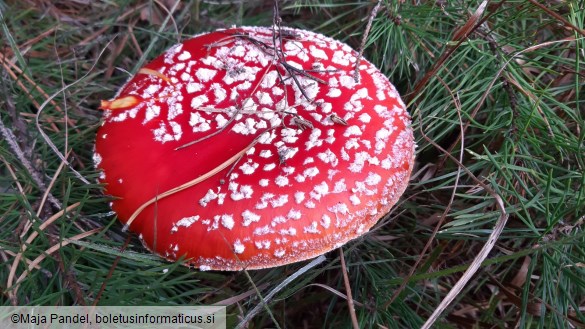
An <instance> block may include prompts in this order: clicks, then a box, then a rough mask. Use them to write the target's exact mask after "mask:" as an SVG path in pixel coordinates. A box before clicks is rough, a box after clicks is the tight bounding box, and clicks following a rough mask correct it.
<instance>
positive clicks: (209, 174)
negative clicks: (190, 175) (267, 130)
mask: <svg viewBox="0 0 585 329" xmlns="http://www.w3.org/2000/svg"><path fill="white" fill-rule="evenodd" d="M260 136H261V135H260ZM257 141H258V139H255V140H254V141H253V142H252V143H250V145H248V146H246V147H245V148H244V149H243V150H241V151H240V152H238V153H236V154H235V155H233V156H232V157H231V158H229V159H227V160H226V161H225V162H223V163H222V164H220V165H219V166H217V167H215V168H213V169H211V170H210V171H208V172H206V173H205V174H204V175H203V176H200V177H197V178H195V179H193V180H191V181H188V182H187V183H184V184H182V185H179V186H177V187H174V188H172V189H170V190H168V191H166V192H163V193H162V194H160V195H157V196H155V197H154V198H152V199H150V200H148V201H146V202H145V203H143V204H142V205H141V206H140V207H139V208H138V209H136V211H135V212H134V213H133V214H132V216H130V218H128V221H127V222H126V224H125V225H124V228H123V229H122V231H126V230H128V228H129V227H130V225H132V222H133V221H134V220H135V219H136V217H138V215H140V213H141V212H142V211H143V210H144V209H145V208H146V207H148V206H150V205H151V204H153V203H155V202H158V201H160V200H161V199H164V198H166V197H168V196H171V195H173V194H175V193H178V192H181V191H183V190H185V189H188V188H190V187H192V186H195V185H197V184H199V183H201V182H203V181H205V180H207V179H209V178H210V177H212V176H214V175H215V174H217V173H218V172H220V171H222V170H224V169H225V168H227V167H228V166H229V165H230V164H232V163H234V162H235V161H236V160H238V159H239V158H240V157H241V156H243V155H244V154H245V153H246V152H248V150H249V149H250V148H252V147H253V146H254V145H256V143H257Z"/></svg>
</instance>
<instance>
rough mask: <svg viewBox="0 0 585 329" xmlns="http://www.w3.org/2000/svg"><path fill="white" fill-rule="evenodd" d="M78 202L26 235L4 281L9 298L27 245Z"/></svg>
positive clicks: (13, 294)
mask: <svg viewBox="0 0 585 329" xmlns="http://www.w3.org/2000/svg"><path fill="white" fill-rule="evenodd" d="M80 204H81V203H80V202H77V203H74V204H72V205H70V206H69V207H67V208H65V209H63V210H61V211H59V212H58V213H56V214H54V215H53V216H51V217H50V218H49V219H47V220H46V221H44V222H43V223H42V224H41V225H39V229H38V230H37V231H34V232H32V233H31V235H30V236H29V237H28V239H26V241H25V242H24V243H23V244H22V245H21V247H20V252H19V253H18V254H17V255H16V257H14V261H12V267H11V268H10V273H9V274H8V280H7V281H6V290H8V296H9V297H10V298H11V299H12V298H16V292H15V291H14V290H10V287H12V282H13V281H14V276H15V274H16V268H17V267H18V263H19V262H20V260H21V259H22V256H23V254H24V252H25V251H26V249H27V246H29V245H30V244H31V243H32V241H33V240H34V239H35V238H36V237H37V236H38V235H39V232H41V231H43V230H44V229H45V228H46V227H47V226H49V225H51V224H52V223H53V222H54V221H56V220H57V219H59V218H60V217H61V216H63V215H64V214H66V213H68V212H70V211H71V210H73V209H75V208H77V207H78V206H79V205H80ZM15 300H16V299H15Z"/></svg>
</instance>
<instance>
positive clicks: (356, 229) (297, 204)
mask: <svg viewBox="0 0 585 329" xmlns="http://www.w3.org/2000/svg"><path fill="white" fill-rule="evenodd" d="M356 56H357V53H356V52H355V51H354V50H352V49H351V48H350V47H349V46H347V45H345V44H343V43H341V42H338V41H335V40H333V39H331V38H328V37H325V36H323V35H320V34H316V33H312V32H307V31H302V30H293V29H286V30H285V29H283V30H282V31H276V32H274V30H273V29H272V28H263V27H242V28H233V29H228V30H222V31H216V32H212V33H207V34H202V35H199V36H196V37H194V38H192V39H190V40H187V41H185V42H184V43H182V44H178V45H175V46H173V47H172V48H171V49H169V50H168V51H167V52H165V53H164V54H163V55H162V56H160V57H158V58H156V59H155V60H153V61H152V62H150V63H149V64H148V65H146V66H145V67H144V68H142V69H141V70H140V71H139V73H138V74H137V75H136V76H134V77H133V78H132V79H131V80H130V81H129V82H128V83H127V84H126V85H125V86H124V87H123V88H122V89H121V91H120V92H119V94H118V95H117V97H116V98H115V99H113V100H111V101H104V102H103V103H102V108H103V109H104V110H105V118H104V123H103V125H102V126H101V127H100V129H99V131H98V135H97V141H96V152H95V162H96V166H97V167H99V168H101V169H102V170H103V174H102V177H101V181H102V182H103V183H105V184H106V190H107V193H108V194H111V195H113V196H115V197H116V199H115V200H114V201H113V202H112V208H113V210H114V211H116V213H117V214H118V217H119V218H120V220H121V221H123V222H125V223H127V224H129V225H130V229H131V230H133V231H135V232H139V233H140V237H141V239H142V240H143V242H144V243H145V245H146V246H147V247H148V248H150V249H151V250H153V251H154V252H156V253H157V254H160V255H161V256H163V257H165V258H167V259H170V260H175V259H178V258H180V257H181V256H184V257H185V258H186V259H187V262H188V263H189V264H190V265H194V266H197V267H199V268H200V269H201V270H210V269H213V270H240V269H243V268H246V269H258V268H266V267H273V266H278V265H283V264H288V263H292V262H297V261H300V260H305V259H309V258H312V257H315V256H317V255H320V254H323V253H325V252H327V251H329V250H332V249H333V248H336V247H339V246H341V245H343V244H344V243H346V242H348V241H349V240H351V239H354V238H356V237H358V236H360V235H362V234H364V233H365V232H367V231H368V230H369V229H370V228H371V227H372V225H374V224H375V223H376V221H377V220H378V219H379V218H380V217H381V216H383V215H384V214H386V213H387V212H388V211H389V210H390V208H391V207H392V206H393V205H394V204H395V203H396V202H397V200H398V198H399V197H400V195H401V194H402V193H403V192H404V189H405V188H406V186H407V183H408V180H409V177H410V173H411V170H412V166H413V160H414V147H415V144H414V140H413V134H412V129H411V128H410V118H409V116H408V113H407V112H406V110H405V106H404V103H403V102H402V101H401V100H400V97H399V95H398V93H397V92H396V89H395V88H394V87H393V86H392V84H391V83H390V82H389V81H388V79H387V78H386V77H385V76H384V75H383V74H382V73H380V71H379V70H378V69H376V68H375V67H374V66H373V65H372V64H371V63H369V62H367V61H365V60H362V61H361V64H360V67H359V73H360V79H359V81H356V79H354V65H355V63H356Z"/></svg>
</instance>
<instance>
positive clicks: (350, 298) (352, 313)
mask: <svg viewBox="0 0 585 329" xmlns="http://www.w3.org/2000/svg"><path fill="white" fill-rule="evenodd" d="M339 259H340V260H341V272H342V273H343V283H344V284H345V294H346V295H347V307H348V308H349V316H350V317H351V323H352V325H353V328H354V329H359V328H360V325H359V323H358V320H357V316H356V315H355V306H354V305H353V296H352V295H351V285H350V284H349V276H348V275H347V267H346V266H345V256H344V255H343V248H342V247H339Z"/></svg>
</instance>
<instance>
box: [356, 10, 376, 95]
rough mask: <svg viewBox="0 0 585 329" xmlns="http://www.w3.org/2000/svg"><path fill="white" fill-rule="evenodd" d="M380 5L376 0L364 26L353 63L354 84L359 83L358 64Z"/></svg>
mask: <svg viewBox="0 0 585 329" xmlns="http://www.w3.org/2000/svg"><path fill="white" fill-rule="evenodd" d="M381 4H382V1H381V0H378V3H376V6H375V7H374V9H372V12H371V13H370V17H369V18H368V25H366V30H365V31H364V35H363V37H362V44H361V45H360V51H359V53H358V57H357V60H356V62H355V71H354V73H353V80H354V81H355V83H359V82H360V62H361V61H362V56H363V55H364V48H366V40H367V39H368V35H369V34H370V29H371V28H372V22H373V21H374V18H375V17H376V15H378V10H380V5H381Z"/></svg>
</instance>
